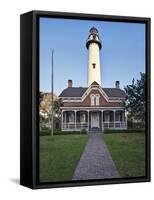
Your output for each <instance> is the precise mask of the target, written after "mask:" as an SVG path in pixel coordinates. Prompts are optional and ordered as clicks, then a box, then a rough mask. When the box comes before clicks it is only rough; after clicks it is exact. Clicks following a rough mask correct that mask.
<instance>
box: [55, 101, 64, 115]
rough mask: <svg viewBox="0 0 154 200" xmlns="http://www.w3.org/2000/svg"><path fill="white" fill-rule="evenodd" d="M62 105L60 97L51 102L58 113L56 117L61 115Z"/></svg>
mask: <svg viewBox="0 0 154 200" xmlns="http://www.w3.org/2000/svg"><path fill="white" fill-rule="evenodd" d="M62 106H63V103H62V100H61V99H57V100H55V101H54V102H53V110H54V112H55V113H56V114H57V115H58V117H59V116H60V115H61V107H62Z"/></svg>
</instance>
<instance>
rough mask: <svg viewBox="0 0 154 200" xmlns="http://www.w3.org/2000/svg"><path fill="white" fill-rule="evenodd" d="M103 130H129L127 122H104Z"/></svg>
mask: <svg viewBox="0 0 154 200" xmlns="http://www.w3.org/2000/svg"><path fill="white" fill-rule="evenodd" d="M102 128H110V129H112V128H113V129H114V128H117V129H127V122H104V123H103V126H102Z"/></svg>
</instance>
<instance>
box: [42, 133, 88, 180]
mask: <svg viewBox="0 0 154 200" xmlns="http://www.w3.org/2000/svg"><path fill="white" fill-rule="evenodd" d="M86 142H87V135H82V134H81V135H80V134H75V135H55V136H54V137H53V138H51V136H40V182H52V181H53V182H54V181H68V180H71V179H72V176H73V173H74V170H75V168H76V165H77V163H78V161H79V159H80V156H81V154H82V152H83V150H84V147H85V144H86Z"/></svg>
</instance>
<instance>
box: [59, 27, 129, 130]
mask: <svg viewBox="0 0 154 200" xmlns="http://www.w3.org/2000/svg"><path fill="white" fill-rule="evenodd" d="M86 47H87V49H88V54H89V57H88V86H87V87H73V83H72V80H68V87H67V88H66V89H64V90H63V91H62V93H61V94H60V95H59V97H60V98H61V99H62V102H63V106H62V107H61V109H62V115H61V129H62V131H72V130H76V131H77V130H81V129H87V130H90V129H93V128H94V129H95V130H96V129H99V130H100V129H104V128H112V129H127V119H126V113H125V97H126V94H125V92H124V91H123V90H121V89H120V82H119V81H116V82H115V88H102V87H101V76H100V75H101V73H100V49H101V48H102V43H101V40H100V38H99V35H98V30H97V29H96V28H94V27H93V28H91V29H90V34H89V37H88V39H87V42H86Z"/></svg>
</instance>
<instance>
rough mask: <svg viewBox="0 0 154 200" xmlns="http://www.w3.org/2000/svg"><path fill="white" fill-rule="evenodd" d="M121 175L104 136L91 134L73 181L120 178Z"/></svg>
mask: <svg viewBox="0 0 154 200" xmlns="http://www.w3.org/2000/svg"><path fill="white" fill-rule="evenodd" d="M118 177H120V176H119V173H118V171H117V169H116V166H115V164H114V162H113V160H112V157H111V155H110V153H109V151H108V149H107V146H106V144H105V143H104V140H103V137H102V134H100V133H95V134H94V133H90V134H89V138H88V142H87V145H86V147H85V150H84V152H83V154H82V156H81V158H80V160H79V162H78V165H77V167H76V170H75V172H74V175H73V178H72V180H88V179H105V178H118Z"/></svg>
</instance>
